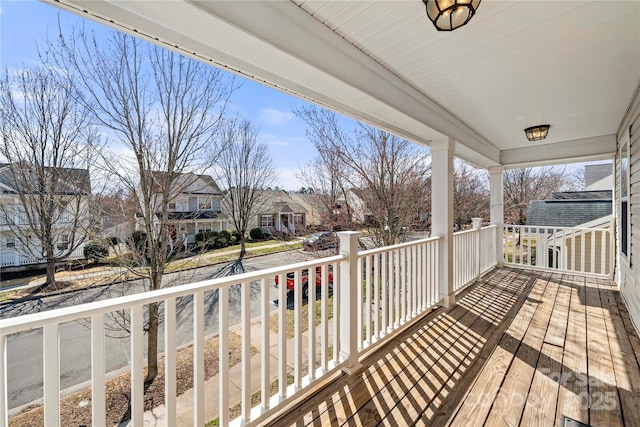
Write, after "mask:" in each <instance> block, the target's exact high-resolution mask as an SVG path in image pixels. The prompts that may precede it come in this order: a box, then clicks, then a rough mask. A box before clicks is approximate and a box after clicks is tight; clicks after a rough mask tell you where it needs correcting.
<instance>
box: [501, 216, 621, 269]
mask: <svg viewBox="0 0 640 427" xmlns="http://www.w3.org/2000/svg"><path fill="white" fill-rule="evenodd" d="M612 230H613V227H608V228H577V227H545V226H540V225H536V226H534V225H505V226H504V235H503V236H504V237H503V248H504V251H503V253H504V262H505V264H509V265H515V266H518V267H536V268H540V269H547V270H561V271H566V272H575V273H581V274H592V275H597V276H606V277H610V276H611V275H612V273H613V270H612V269H613V265H614V259H613V257H614V249H613V248H614V242H613V238H614V236H613V233H612Z"/></svg>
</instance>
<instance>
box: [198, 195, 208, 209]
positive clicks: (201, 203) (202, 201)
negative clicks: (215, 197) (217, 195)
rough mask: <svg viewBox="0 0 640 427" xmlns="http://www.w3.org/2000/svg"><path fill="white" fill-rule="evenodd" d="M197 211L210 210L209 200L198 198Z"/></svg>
mask: <svg viewBox="0 0 640 427" xmlns="http://www.w3.org/2000/svg"><path fill="white" fill-rule="evenodd" d="M198 209H200V210H210V209H211V199H209V198H208V197H198Z"/></svg>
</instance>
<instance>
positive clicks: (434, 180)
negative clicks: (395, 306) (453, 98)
mask: <svg viewBox="0 0 640 427" xmlns="http://www.w3.org/2000/svg"><path fill="white" fill-rule="evenodd" d="M454 149H455V141H454V140H453V139H451V138H449V139H448V140H445V141H436V142H433V143H432V144H431V235H432V236H439V237H442V238H443V240H442V242H441V245H440V257H439V258H440V284H439V290H440V296H441V297H442V298H441V301H440V303H441V304H442V305H443V306H445V307H449V306H451V305H453V304H454V303H455V293H454V291H453V262H454V259H453V152H454Z"/></svg>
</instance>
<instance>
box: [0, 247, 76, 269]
mask: <svg viewBox="0 0 640 427" xmlns="http://www.w3.org/2000/svg"><path fill="white" fill-rule="evenodd" d="M83 258H84V244H83V245H81V246H79V247H77V248H76V249H74V250H73V252H71V254H69V256H68V257H67V258H65V259H66V260H75V259H83ZM45 262H47V260H46V259H45V258H38V257H34V256H33V255H30V254H27V253H23V252H20V251H19V250H17V249H12V248H10V249H7V248H5V249H3V252H2V253H0V267H16V266H21V265H32V264H43V263H45Z"/></svg>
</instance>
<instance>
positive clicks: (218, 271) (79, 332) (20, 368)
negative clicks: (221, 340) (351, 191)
mask: <svg viewBox="0 0 640 427" xmlns="http://www.w3.org/2000/svg"><path fill="white" fill-rule="evenodd" d="M309 259H312V256H311V255H310V254H308V253H304V252H302V251H299V250H296V251H289V252H282V253H278V254H272V255H265V256H261V257H256V258H250V259H246V260H244V262H243V264H242V266H239V265H237V264H234V263H227V264H221V265H216V266H211V267H204V268H199V269H194V270H190V271H189V272H188V273H184V272H183V273H179V274H178V273H176V274H171V275H167V277H166V279H167V280H170V281H172V282H173V284H175V285H177V284H184V283H191V282H195V281H200V280H206V279H211V278H215V277H221V276H228V275H231V274H236V273H241V272H242V268H244V271H247V272H248V271H255V270H260V269H265V268H270V267H277V266H281V265H286V264H292V263H296V262H301V261H306V260H309ZM241 267H242V268H241ZM259 286H260V284H259V283H257V282H256V283H252V285H251V310H252V317H253V316H257V315H258V314H259V312H260V305H259V302H260V301H259V297H260V287H259ZM270 286H271V295H272V300H276V299H277V289H276V288H275V287H274V285H273V283H272V284H270ZM142 291H143V286H142V284H141V282H139V281H130V282H127V283H126V284H124V285H111V286H109V287H101V288H96V289H87V290H82V291H78V292H74V293H72V294H63V295H57V296H43V297H41V298H37V299H33V300H29V301H22V302H18V303H14V304H4V305H1V306H0V318H8V317H15V316H20V315H25V314H29V313H34V312H41V311H44V310H52V309H55V308H60V307H66V306H70V305H77V304H81V303H85V302H91V301H96V300H102V299H108V298H113V297H115V296H119V295H121V294H122V293H128V294H132V293H137V292H142ZM229 295H230V301H229V311H230V325H233V324H236V323H238V322H239V319H240V302H239V300H240V292H239V290H236V291H235V292H234V290H233V289H231V290H230V292H229ZM190 302H191V298H190V297H189V298H184V299H183V300H182V301H178V308H177V310H178V316H177V317H178V319H177V324H178V327H177V340H178V344H179V345H181V344H185V343H189V342H191V341H192V336H193V325H192V319H193V315H192V314H193V313H192V305H191V303H190ZM217 303H218V301H217V292H209V293H207V294H206V296H205V323H206V324H205V334H212V333H214V332H217V330H218V308H217V306H218V304H217ZM274 309H275V305H274ZM107 322H108V325H107V329H108V332H107V342H106V348H107V349H108V351H107V354H106V367H107V372H113V371H117V370H118V369H120V368H123V367H125V366H127V365H129V351H130V345H131V344H130V339H129V336H128V335H127V334H126V332H123V331H122V328H120V327H118V324H117V321H116V319H115V318H109V319H108V320H107ZM109 326H111V328H110V327H109ZM89 327H90V325H89V319H87V320H86V321H74V322H67V323H64V324H62V325H61V326H60V372H61V374H60V381H61V388H62V389H63V390H64V389H67V388H69V387H74V386H78V385H80V384H82V383H84V382H86V381H88V380H90V377H91V376H90V372H91V371H90V368H91V345H90V329H89ZM109 329H110V330H109ZM159 336H160V343H159V348H160V351H162V350H163V348H164V343H163V339H162V337H163V330H162V329H161V331H160V334H159ZM145 341H146V340H145ZM7 358H8V366H10V367H11V369H10V370H9V371H8V372H7V376H8V390H7V392H8V395H9V408H10V409H12V408H18V407H20V406H22V405H25V404H27V403H30V402H33V401H35V400H37V399H40V398H42V331H41V330H33V331H28V332H23V333H20V334H15V335H12V336H10V337H8V343H7Z"/></svg>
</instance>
